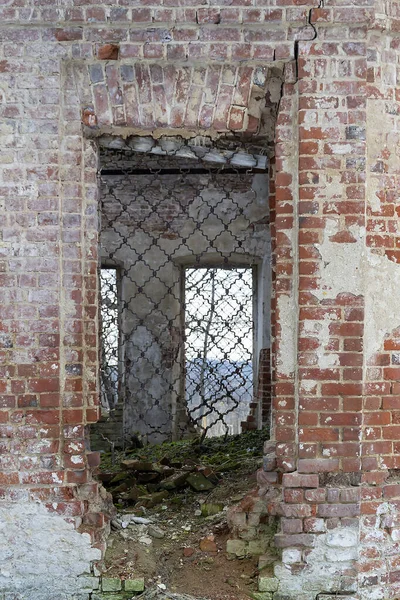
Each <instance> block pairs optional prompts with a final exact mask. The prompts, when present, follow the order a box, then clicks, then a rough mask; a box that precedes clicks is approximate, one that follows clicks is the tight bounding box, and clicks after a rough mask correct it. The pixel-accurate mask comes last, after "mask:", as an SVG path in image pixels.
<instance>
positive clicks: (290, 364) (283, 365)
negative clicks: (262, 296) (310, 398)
mask: <svg viewBox="0 0 400 600" xmlns="http://www.w3.org/2000/svg"><path fill="white" fill-rule="evenodd" d="M278 310H279V324H280V326H281V343H280V348H279V350H278V353H277V366H278V371H279V373H280V374H282V375H287V376H290V375H292V374H293V373H294V371H295V367H296V321H297V308H296V304H295V302H294V298H293V296H283V295H281V296H279V297H278Z"/></svg>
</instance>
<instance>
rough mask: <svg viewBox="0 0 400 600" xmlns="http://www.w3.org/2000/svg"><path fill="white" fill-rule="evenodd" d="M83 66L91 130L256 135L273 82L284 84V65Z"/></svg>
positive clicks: (85, 122) (84, 105) (86, 116)
mask: <svg viewBox="0 0 400 600" xmlns="http://www.w3.org/2000/svg"><path fill="white" fill-rule="evenodd" d="M78 69H79V73H77V72H76V71H75V72H76V73H77V75H78V77H77V79H78V80H81V79H82V78H83V79H84V80H85V88H86V93H85V94H84V95H82V96H81V105H82V122H83V125H84V127H85V128H86V130H88V131H89V132H92V133H93V132H96V131H98V130H102V131H111V130H112V132H114V133H115V132H116V131H117V130H118V129H119V128H123V129H125V130H126V129H127V128H128V129H134V130H140V131H145V132H148V131H154V130H155V129H162V130H163V131H164V132H165V131H168V130H175V131H176V130H189V131H202V132H208V133H210V134H211V135H216V134H224V133H227V132H237V133H241V134H244V135H248V136H252V135H254V134H256V135H257V134H261V135H262V134H263V133H265V132H264V131H263V126H264V122H265V119H263V118H262V117H263V113H264V112H265V110H266V107H267V111H268V107H269V106H271V104H274V103H276V101H275V102H274V100H272V101H271V93H270V92H269V87H270V86H271V82H273V85H275V88H276V87H277V86H278V88H279V87H280V85H281V82H280V81H279V74H280V75H281V77H282V71H283V65H281V66H280V67H279V65H277V66H274V69H273V71H271V69H270V68H269V67H268V66H242V65H237V64H235V65H233V64H223V65H218V64H200V65H195V66H187V65H184V66H181V65H174V64H164V65H159V64H151V63H143V62H142V63H131V62H126V61H98V62H95V63H92V64H90V65H87V67H86V66H84V68H83V69H82V66H81V65H79V67H78ZM277 78H278V81H277ZM77 87H78V86H77ZM78 89H82V87H81V86H79V87H78Z"/></svg>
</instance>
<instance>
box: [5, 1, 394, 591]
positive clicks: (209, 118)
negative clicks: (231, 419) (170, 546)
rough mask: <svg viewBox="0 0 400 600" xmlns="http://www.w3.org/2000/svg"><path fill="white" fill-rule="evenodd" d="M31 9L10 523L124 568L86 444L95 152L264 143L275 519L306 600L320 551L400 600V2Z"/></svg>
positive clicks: (9, 458) (16, 125)
mask: <svg viewBox="0 0 400 600" xmlns="http://www.w3.org/2000/svg"><path fill="white" fill-rule="evenodd" d="M33 4H34V6H33V5H32V3H30V2H27V1H26V2H24V1H23V0H10V1H8V2H6V3H5V4H4V3H3V6H1V7H0V22H1V38H0V135H1V138H2V144H1V149H0V205H1V207H2V209H3V210H2V212H1V214H0V224H1V241H0V377H1V379H0V452H1V462H0V468H1V472H0V486H1V489H0V498H1V500H0V504H1V506H3V504H4V506H5V507H6V509H7V510H11V509H10V507H11V506H12V507H13V509H12V510H14V508H15V506H19V505H21V506H24V505H29V506H30V507H31V508H32V507H33V505H34V504H35V503H40V504H41V505H43V506H44V507H45V508H46V511H47V512H46V514H47V515H48V518H49V519H52V518H53V517H52V516H51V515H52V514H54V513H56V514H58V515H61V516H62V517H63V518H65V519H69V522H73V523H74V525H75V526H76V528H78V530H80V531H85V532H86V531H88V532H90V535H91V536H92V538H91V539H92V542H93V544H94V545H95V546H96V547H98V548H100V549H102V550H103V549H104V535H103V532H104V531H106V530H107V526H108V517H107V510H105V509H104V503H105V502H106V498H105V497H104V495H102V491H101V489H99V487H98V484H97V483H96V481H95V480H94V479H93V477H92V474H91V469H93V468H95V466H96V464H97V462H98V457H97V456H96V455H95V454H91V453H90V452H89V453H88V451H87V446H86V445H85V436H86V433H85V427H86V426H87V425H88V424H90V423H93V422H95V421H96V420H97V419H98V417H99V409H98V383H97V370H98V348H97V345H98V340H97V337H98V323H97V311H98V298H97V262H98V255H97V253H98V251H97V240H98V238H97V236H98V218H97V205H98V186H97V178H96V172H97V148H96V141H95V139H94V138H96V136H98V135H104V134H108V135H114V134H118V135H128V134H129V135H133V134H135V133H140V134H141V135H149V136H150V135H155V136H159V135H162V134H163V133H164V134H165V133H166V134H167V135H173V134H174V133H175V134H177V135H181V134H185V135H186V134H188V133H189V134H190V135H191V136H192V135H193V134H196V135H205V136H210V137H211V138H214V139H215V138H218V137H219V136H224V135H230V134H231V133H232V132H233V133H234V134H235V135H240V136H241V137H242V138H244V139H246V140H247V141H251V140H253V139H256V138H257V137H258V139H261V140H263V141H264V143H265V146H266V151H267V153H268V155H269V157H270V175H271V181H270V206H271V233H272V243H273V258H272V261H273V298H272V313H273V319H272V347H271V371H270V370H269V368H267V369H266V371H267V373H266V374H265V379H264V378H261V377H260V382H259V385H260V388H259V389H260V390H261V388H262V389H265V390H266V396H265V398H267V397H269V396H268V394H269V385H270V382H269V374H271V381H272V394H271V418H272V437H273V440H274V441H275V442H276V445H275V449H274V452H273V451H272V450H271V449H270V451H269V452H268V459H267V460H266V461H265V465H264V466H265V471H263V472H262V473H261V474H259V476H258V481H259V483H260V489H262V490H263V492H264V496H262V498H263V500H262V502H263V507H264V508H263V510H264V511H265V512H267V511H268V513H269V515H270V516H275V515H276V516H278V517H279V518H281V524H280V527H281V529H279V532H278V534H277V535H276V545H277V547H279V548H285V550H284V552H283V554H282V556H283V560H286V559H285V557H287V562H285V563H284V564H285V565H286V564H287V565H289V566H290V576H291V577H292V578H294V579H292V581H294V580H297V578H300V579H301V577H302V575H301V573H302V570H303V569H307V573H308V577H309V578H311V579H310V580H312V581H313V582H315V589H313V590H312V593H311V592H310V594H309V595H307V594H306V593H304V598H303V597H302V598H301V600H311V597H312V598H314V597H315V596H316V594H317V593H320V592H322V591H324V592H326V589H327V588H325V587H321V586H322V583H321V582H320V580H318V576H317V574H316V573H314V571H313V567H312V565H313V564H315V555H314V554H313V552H322V550H321V548H320V547H319V546H318V545H319V544H325V546H324V550H323V552H325V551H326V552H327V553H328V554H327V555H329V556H330V557H331V558H330V561H333V562H334V561H335V556H337V555H338V553H339V555H340V552H342V553H343V554H341V555H340V557H341V558H339V559H338V562H337V563H335V565H336V566H335V569H337V571H336V572H335V574H332V575H331V579H332V581H333V580H334V579H335V578H336V579H337V578H339V579H340V580H341V581H343V591H344V592H346V593H355V591H354V590H355V588H357V589H358V590H359V591H360V597H361V598H365V599H368V598H370V597H373V596H372V594H375V596H374V597H383V595H385V594H386V595H387V596H388V597H389V596H390V597H396V596H397V595H398V594H399V576H398V573H399V571H398V564H397V562H396V552H397V544H398V541H399V538H400V534H399V531H400V527H399V524H398V516H397V513H398V507H399V498H400V493H399V485H398V481H397V477H398V473H397V471H398V469H399V468H400V459H399V456H398V454H399V452H398V451H399V449H400V441H399V439H400V400H399V395H400V366H399V365H400V318H399V316H398V306H399V297H398V290H399V289H400V278H399V272H398V269H399V267H398V263H399V260H400V250H399V248H400V246H399V244H400V242H399V233H398V217H399V208H398V195H399V189H400V170H399V169H400V167H399V164H400V163H399V152H398V148H399V144H400V126H399V114H400V111H399V102H400V92H399V83H398V72H399V48H400V44H399V39H398V33H399V31H400V9H399V3H398V1H397V0H391V1H390V0H364V1H363V2H361V3H360V2H359V3H356V2H353V1H352V0H343V1H342V0H331V1H329V2H325V3H320V2H319V1H317V0H315V1H311V2H308V3H306V2H297V1H295V0H293V1H291V0H264V1H261V0H260V1H258V0H254V1H253V0H252V1H250V0H237V1H235V2H234V3H231V4H230V5H227V4H225V3H222V4H217V3H216V2H208V3H207V2H201V3H199V4H193V3H192V2H191V0H187V1H186V0H185V2H179V3H177V2H175V1H174V0H164V2H162V3H161V4H160V3H159V4H157V5H156V4H154V2H152V0H145V1H140V2H139V0H134V1H132V2H124V3H119V4H116V3H113V2H112V1H110V2H102V3H98V4H94V3H93V2H90V3H89V2H84V1H81V0H74V1H71V2H69V3H67V4H68V6H66V5H64V4H66V3H53V4H52V5H50V4H49V3H33ZM274 78H275V79H276V81H277V82H279V85H276V86H275V87H273V86H271V80H272V79H274ZM274 90H279V91H278V92H276V97H275V96H274V93H275V92H274ZM265 363H266V364H268V359H267V358H265ZM267 404H268V402H266V405H265V406H264V407H263V410H264V418H266V416H267V413H268V410H269V407H268V406H267ZM254 410H256V408H255V409H254ZM282 473H283V475H282ZM271 489H272V492H271ZM272 493H273V495H272V496H271V494H272ZM257 502H258V501H257ZM260 502H261V500H260ZM256 504H257V503H256ZM35 505H36V504H35ZM258 506H259V505H258V504H257V507H258ZM243 510H244V509H243ZM257 510H259V509H258V508H257ZM22 511H23V509H21V512H22ZM249 512H250V513H251V510H250V509H249ZM13 514H14V513H13ZM21 522H25V521H24V520H23V519H22V520H21ZM57 522H58V523H59V521H57ZM79 528H80V529H79ZM49 530H50V525H49ZM377 532H379V536H378V537H379V539H378V538H377ZM341 536H342V537H341ZM343 536H344V537H343ZM354 536H355V537H354ZM81 539H82V540H83V539H84V538H83V537H82V538H81ZM355 539H356V542H355V541H354V540H355ZM343 540H344V542H343ZM82 543H83V542H82ZM354 543H359V556H358V558H357V556H356V554H355V553H354ZM341 544H342V546H343V544H345V545H344V547H342V546H341ZM346 544H347V545H346ZM321 547H322V546H321ZM318 548H320V549H319V550H318ZM292 550H293V552H292ZM291 552H292V553H291ZM329 553H331V554H329ZM27 556H28V555H27ZM85 556H86V557H87V562H88V564H89V562H90V560H92V559H94V558H95V554H93V555H92V554H90V553H87V554H85ZM27 560H29V558H28V559H27ZM341 560H342V561H343V563H344V562H345V563H346V565H347V564H348V565H349V566H348V568H346V569H345V570H344V571H343V569H342V567H341V566H340V564H339V563H340V561H341ZM343 563H341V564H343ZM88 568H89V567H88ZM341 569H342V570H341ZM356 569H357V570H358V574H357V572H356ZM278 570H279V569H278ZM16 576H18V574H17V575H16ZM279 576H280V577H281V580H282V583H281V586H282V587H281V589H284V590H286V591H285V593H286V597H290V598H294V597H296V598H298V597H299V596H296V594H297V592H293V590H292V588H291V587H290V586H291V585H292V584H291V583H290V581H288V580H287V579H285V575H284V571H280V572H279ZM60 585H61V584H60ZM313 585H314V584H313ZM332 585H333V584H332ZM285 586H286V587H285ZM0 589H1V581H0ZM332 589H333V588H332ZM291 590H292V591H291ZM11 591H13V590H11ZM314 592H315V593H314ZM59 594H60V597H61V594H62V590H61V588H60V590H59ZM368 594H370V595H368ZM42 597H43V598H45V596H42Z"/></svg>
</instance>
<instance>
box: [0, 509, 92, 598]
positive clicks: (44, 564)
mask: <svg viewBox="0 0 400 600" xmlns="http://www.w3.org/2000/svg"><path fill="white" fill-rule="evenodd" d="M0 548H1V549H2V550H1V558H4V552H6V553H7V560H6V561H5V560H1V561H0V591H2V592H10V593H15V594H19V596H18V598H19V599H20V600H33V598H34V599H35V600H53V599H55V598H57V600H64V599H65V600H67V599H71V598H74V597H75V594H85V593H86V594H89V592H90V591H92V589H93V588H94V587H95V586H96V581H97V580H96V579H95V578H91V577H88V576H84V575H85V574H86V575H87V574H88V573H90V562H91V561H93V560H99V559H100V558H101V552H100V550H98V549H96V548H92V547H91V542H90V536H89V534H87V533H82V534H81V533H78V532H77V531H76V530H75V528H74V526H73V525H72V524H71V523H67V522H66V521H65V519H63V518H62V517H61V516H59V515H57V514H56V513H50V512H49V511H48V510H47V509H46V508H45V507H44V506H43V505H42V504H39V503H29V504H27V503H26V504H21V503H18V504H17V503H16V504H0ZM82 576H83V577H82Z"/></svg>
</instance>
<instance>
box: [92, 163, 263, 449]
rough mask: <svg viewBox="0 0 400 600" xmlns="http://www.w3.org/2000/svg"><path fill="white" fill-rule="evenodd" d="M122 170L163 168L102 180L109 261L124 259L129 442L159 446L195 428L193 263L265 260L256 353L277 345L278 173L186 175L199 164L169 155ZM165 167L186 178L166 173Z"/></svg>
mask: <svg viewBox="0 0 400 600" xmlns="http://www.w3.org/2000/svg"><path fill="white" fill-rule="evenodd" d="M109 159H110V157H107V156H105V157H104V158H103V163H102V164H103V169H104V170H105V172H107V169H108V168H109V164H107V160H109ZM115 159H116V157H115V156H114V157H113V158H112V160H113V163H112V164H113V167H115V166H118V160H117V161H116V162H114V161H115ZM121 164H122V167H123V168H125V169H128V165H129V169H133V170H135V169H136V170H140V169H142V168H143V167H144V166H146V168H149V167H150V168H153V169H154V172H152V173H147V174H143V173H140V171H138V172H139V173H140V174H136V175H135V174H129V173H128V174H126V173H122V174H120V175H103V176H102V180H103V183H102V188H101V206H102V233H101V236H100V244H101V258H102V260H103V261H105V262H107V261H108V262H109V261H110V260H111V261H115V264H118V265H119V272H120V276H121V302H122V305H123V309H122V313H121V318H122V325H121V327H122V339H123V342H122V345H123V355H124V364H123V365H122V370H123V371H124V389H123V397H124V406H125V411H124V428H125V436H126V438H127V439H128V438H129V437H130V436H131V435H132V434H136V433H137V434H139V435H140V436H141V437H143V439H144V440H146V441H150V442H152V443H158V442H161V441H163V440H165V439H170V438H171V437H172V438H180V437H182V436H184V435H187V434H188V431H189V430H190V427H189V422H188V417H187V410H186V401H185V395H184V392H182V372H183V368H184V365H183V361H184V356H183V331H182V311H183V306H182V305H183V298H182V275H183V266H186V267H188V266H196V265H200V264H212V265H213V266H224V265H225V264H228V265H229V264H231V265H235V264H236V265H240V264H243V265H252V264H257V265H258V266H259V278H258V282H257V287H258V293H257V299H258V302H257V310H256V312H257V345H256V348H255V351H256V352H257V354H258V351H259V348H260V347H261V345H262V344H265V345H268V344H269V328H268V324H267V323H268V321H269V317H268V310H269V304H268V295H269V293H270V292H269V285H270V282H269V277H268V270H269V267H270V263H269V257H270V238H269V227H268V175H267V173H258V174H257V173H256V174H246V173H229V174H224V173H223V172H222V173H219V174H211V173H207V172H204V173H201V174H197V173H196V174H184V170H185V169H188V168H191V167H192V166H193V164H192V163H190V162H188V161H183V160H182V159H173V158H169V157H168V158H163V159H154V158H151V157H148V156H145V157H144V158H143V157H140V156H138V157H136V158H135V157H133V158H132V159H131V160H130V161H127V160H126V159H124V160H123V163H121ZM199 164H200V166H202V165H201V163H198V162H195V163H194V166H197V167H198V166H199ZM203 166H204V165H203ZM159 168H164V169H167V168H168V169H177V170H178V172H182V174H181V175H179V174H176V173H175V174H171V175H168V174H157V173H156V170H157V169H159ZM121 205H123V206H124V207H125V209H124V210H123V211H122V214H121ZM143 349H145V352H144V353H143ZM256 381H257V376H256V374H255V382H256Z"/></svg>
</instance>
